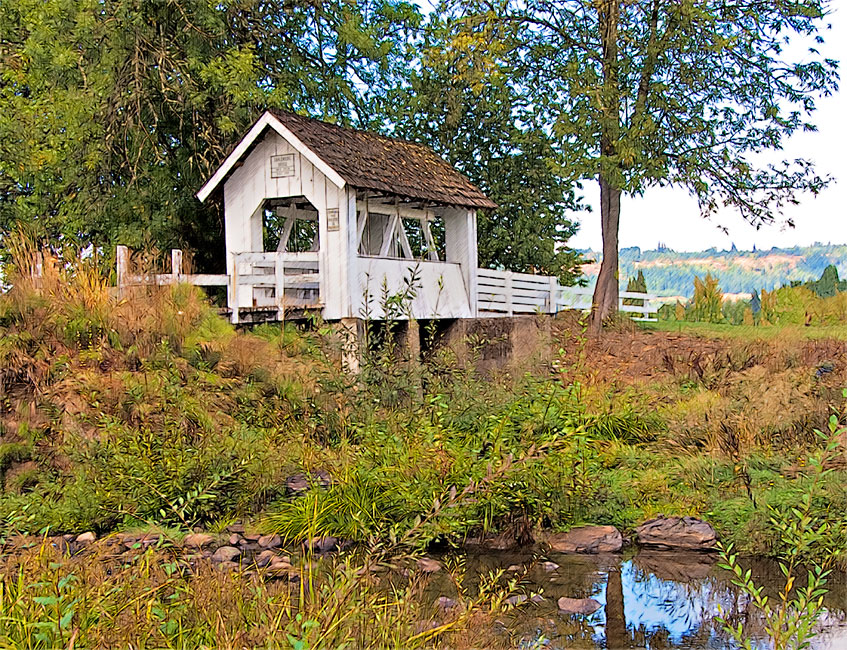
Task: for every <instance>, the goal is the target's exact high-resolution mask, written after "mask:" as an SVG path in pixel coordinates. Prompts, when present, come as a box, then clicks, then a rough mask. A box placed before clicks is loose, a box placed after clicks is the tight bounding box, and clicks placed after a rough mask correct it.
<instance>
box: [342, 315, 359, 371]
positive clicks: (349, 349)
mask: <svg viewBox="0 0 847 650" xmlns="http://www.w3.org/2000/svg"><path fill="white" fill-rule="evenodd" d="M339 330H340V334H341V367H342V368H343V369H344V371H345V372H349V373H351V374H353V375H358V374H359V370H360V362H361V356H362V355H361V346H362V344H363V341H362V339H363V338H364V332H363V323H362V320H361V319H359V318H342V319H341V326H340V328H339Z"/></svg>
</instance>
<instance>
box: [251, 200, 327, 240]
mask: <svg viewBox="0 0 847 650" xmlns="http://www.w3.org/2000/svg"><path fill="white" fill-rule="evenodd" d="M318 224H319V219H318V211H317V210H316V209H315V208H314V207H313V206H312V204H311V203H309V202H308V201H307V200H305V199H299V200H298V199H284V200H277V201H269V202H267V204H266V207H265V209H264V210H263V213H262V239H263V242H262V243H263V246H264V250H265V251H268V252H272V251H277V252H285V253H306V252H309V251H317V250H318V249H319V246H320V236H319V225H318Z"/></svg>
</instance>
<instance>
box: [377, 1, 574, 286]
mask: <svg viewBox="0 0 847 650" xmlns="http://www.w3.org/2000/svg"><path fill="white" fill-rule="evenodd" d="M461 38H462V32H461V29H460V24H459V23H458V22H456V21H454V20H452V19H451V17H450V15H449V14H448V13H446V12H440V11H436V12H433V13H432V14H430V16H429V19H428V22H427V23H426V25H425V27H424V29H423V33H422V34H421V35H420V40H419V42H418V43H417V52H416V54H417V57H418V61H417V63H418V65H416V66H413V67H412V68H411V69H410V78H409V80H408V83H407V84H406V85H403V86H401V87H399V88H398V90H397V91H396V92H395V93H393V94H392V102H391V104H390V105H389V109H390V112H389V115H388V119H389V120H390V121H391V122H392V123H393V124H394V130H395V132H396V133H397V134H398V135H401V136H403V137H406V138H409V139H413V140H417V141H420V142H424V143H426V144H428V145H430V146H431V147H433V148H434V149H435V150H436V151H437V152H439V153H440V154H441V155H442V156H444V157H445V158H446V159H447V160H448V161H449V162H451V163H452V164H453V165H455V166H456V167H457V168H458V169H460V170H461V171H463V172H464V173H465V174H466V175H467V176H468V178H470V180H471V181H472V182H474V183H476V184H477V185H479V186H480V187H481V188H482V189H483V190H484V191H485V192H486V193H487V194H488V196H489V197H491V199H493V200H494V201H495V202H496V203H497V204H498V207H497V208H496V209H494V210H492V211H483V212H480V213H479V214H478V215H477V219H478V225H477V229H478V245H479V262H480V265H481V266H483V267H488V268H506V269H511V270H513V271H522V272H534V273H542V274H547V275H554V276H557V277H558V278H560V279H561V280H562V282H564V283H565V284H568V285H570V284H574V283H575V281H576V279H577V278H578V277H579V275H580V269H579V264H580V261H581V258H580V256H579V255H578V254H577V253H576V252H574V251H573V250H571V249H569V248H567V246H566V243H567V241H568V239H570V237H572V236H573V235H574V234H575V232H576V229H577V225H576V224H575V222H574V221H573V220H572V218H571V217H570V216H569V215H570V213H571V212H572V211H574V210H575V209H577V208H578V207H579V205H578V200H577V198H576V195H575V192H574V187H573V186H572V184H571V183H570V182H569V180H568V179H566V178H565V175H564V174H563V173H562V171H561V167H562V165H563V164H564V157H563V152H562V151H561V150H559V148H558V146H557V143H556V141H555V139H554V138H553V137H551V135H550V133H549V132H548V131H547V130H546V129H545V128H544V127H545V123H544V120H543V117H542V116H541V115H540V114H539V112H538V111H537V110H536V107H532V106H528V105H526V104H525V102H524V100H523V98H522V97H521V93H520V90H519V88H518V87H517V85H516V83H515V81H516V80H515V79H513V78H510V76H509V75H505V74H501V72H500V71H499V70H494V71H492V69H491V68H490V67H486V65H485V64H484V63H483V65H480V63H481V61H480V57H478V56H477V55H476V54H475V53H474V52H473V51H469V50H467V49H465V48H464V47H463V46H462V44H461V41H460V40H459V39H461Z"/></svg>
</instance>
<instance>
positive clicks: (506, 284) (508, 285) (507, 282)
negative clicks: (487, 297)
mask: <svg viewBox="0 0 847 650" xmlns="http://www.w3.org/2000/svg"><path fill="white" fill-rule="evenodd" d="M503 293H504V294H505V297H506V313H507V314H508V315H509V316H511V315H512V272H511V271H506V275H505V277H504V278H503Z"/></svg>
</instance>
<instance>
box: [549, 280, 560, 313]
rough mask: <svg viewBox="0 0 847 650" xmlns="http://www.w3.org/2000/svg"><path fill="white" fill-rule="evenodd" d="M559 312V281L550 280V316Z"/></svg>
mask: <svg viewBox="0 0 847 650" xmlns="http://www.w3.org/2000/svg"><path fill="white" fill-rule="evenodd" d="M558 311H559V281H558V278H555V277H551V278H550V309H549V312H550V313H551V314H555V313H557V312H558Z"/></svg>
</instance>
